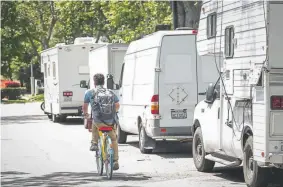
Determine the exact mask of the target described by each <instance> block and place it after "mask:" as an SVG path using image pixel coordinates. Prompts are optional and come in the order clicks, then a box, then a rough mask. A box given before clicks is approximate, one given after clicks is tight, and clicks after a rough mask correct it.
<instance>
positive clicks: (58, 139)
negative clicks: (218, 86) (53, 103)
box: [1, 103, 279, 187]
mask: <svg viewBox="0 0 283 187" xmlns="http://www.w3.org/2000/svg"><path fill="white" fill-rule="evenodd" d="M90 138H91V134H90V133H89V132H88V131H87V130H85V129H84V127H83V125H82V121H81V120H79V119H74V118H71V119H68V120H67V122H66V123H61V124H60V123H53V122H52V121H50V120H49V119H48V118H47V116H45V115H43V112H42V111H41V110H40V103H30V104H12V105H1V185H2V186H6V187H14V186H102V187H104V186H109V187H122V186H124V187H138V186H144V187H159V186H162V187H166V186H181V187H182V186H192V187H207V186H209V187H243V186H246V185H245V183H244V179H243V172H242V168H241V167H237V168H225V167H223V166H221V165H216V167H215V169H214V171H213V172H212V173H200V172H198V171H196V169H195V167H194V164H193V158H192V154H191V151H190V150H191V146H190V145H189V144H188V143H183V144H179V143H177V144H176V143H173V142H169V143H165V142H161V143H159V144H158V149H157V150H155V152H154V153H153V154H149V155H143V154H141V153H140V151H139V149H138V138H137V137H136V136H130V137H129V138H128V142H127V144H123V145H119V157H120V160H119V162H120V169H119V170H118V171H114V173H113V179H112V180H111V181H109V180H107V179H106V177H105V176H99V175H98V174H97V172H96V164H95V157H94V153H93V152H90V151H89V146H90ZM273 186H279V185H273Z"/></svg>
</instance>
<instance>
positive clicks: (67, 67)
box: [41, 44, 102, 115]
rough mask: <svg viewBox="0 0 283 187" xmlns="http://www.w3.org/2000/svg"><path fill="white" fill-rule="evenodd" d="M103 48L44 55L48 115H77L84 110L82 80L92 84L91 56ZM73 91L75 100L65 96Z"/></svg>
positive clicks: (73, 48)
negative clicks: (64, 93) (64, 94)
mask: <svg viewBox="0 0 283 187" xmlns="http://www.w3.org/2000/svg"><path fill="white" fill-rule="evenodd" d="M101 45H102V44H76V45H61V46H56V47H54V48H50V49H47V50H45V51H43V52H42V53H41V59H42V60H41V63H42V64H41V67H42V68H41V69H42V72H43V74H44V85H45V86H44V102H45V113H47V114H55V115H61V114H64V115H77V114H79V107H81V106H82V103H83V98H84V92H85V90H84V89H83V88H80V84H79V83H80V80H88V78H89V71H88V53H89V50H90V49H91V48H95V47H99V46H101ZM66 91H70V92H72V93H73V95H72V96H69V97H66V96H63V92H66Z"/></svg>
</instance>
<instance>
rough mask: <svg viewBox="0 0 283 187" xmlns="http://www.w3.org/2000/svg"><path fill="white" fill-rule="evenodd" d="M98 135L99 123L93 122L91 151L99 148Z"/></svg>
mask: <svg viewBox="0 0 283 187" xmlns="http://www.w3.org/2000/svg"><path fill="white" fill-rule="evenodd" d="M98 137H99V135H98V129H97V124H95V123H92V140H91V146H90V151H96V150H98V146H97V142H98Z"/></svg>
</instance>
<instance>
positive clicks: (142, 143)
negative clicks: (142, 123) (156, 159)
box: [139, 127, 153, 154]
mask: <svg viewBox="0 0 283 187" xmlns="http://www.w3.org/2000/svg"><path fill="white" fill-rule="evenodd" d="M139 129H140V130H139V148H140V151H141V153H142V154H150V153H152V151H153V150H152V149H146V148H145V143H146V142H147V141H148V140H149V138H150V137H148V136H147V134H146V132H145V129H144V127H140V128H139Z"/></svg>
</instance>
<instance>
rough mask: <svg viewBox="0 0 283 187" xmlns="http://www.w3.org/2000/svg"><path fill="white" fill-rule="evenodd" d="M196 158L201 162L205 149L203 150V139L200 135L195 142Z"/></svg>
mask: <svg viewBox="0 0 283 187" xmlns="http://www.w3.org/2000/svg"><path fill="white" fill-rule="evenodd" d="M195 155H196V156H195V158H196V161H197V162H201V160H202V156H203V150H202V143H201V139H200V137H199V136H197V138H196V143H195Z"/></svg>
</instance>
